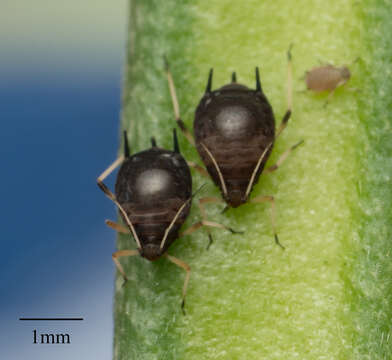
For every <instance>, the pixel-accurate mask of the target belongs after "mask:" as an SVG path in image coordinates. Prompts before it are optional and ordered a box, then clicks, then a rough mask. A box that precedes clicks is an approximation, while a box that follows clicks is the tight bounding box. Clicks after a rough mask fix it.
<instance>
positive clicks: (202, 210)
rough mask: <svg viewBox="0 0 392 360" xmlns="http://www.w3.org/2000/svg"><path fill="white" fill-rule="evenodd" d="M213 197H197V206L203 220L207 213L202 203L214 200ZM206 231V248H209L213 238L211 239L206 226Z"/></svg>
mask: <svg viewBox="0 0 392 360" xmlns="http://www.w3.org/2000/svg"><path fill="white" fill-rule="evenodd" d="M214 199H215V198H201V199H199V202H198V203H197V205H198V206H199V209H200V214H201V218H202V219H203V221H206V220H207V213H206V210H205V208H204V205H203V204H207V203H208V202H214ZM209 200H212V201H209ZM206 231H207V235H208V245H207V250H208V249H209V248H210V246H211V245H212V243H213V242H214V239H213V237H212V235H211V232H210V230H209V229H208V227H206Z"/></svg>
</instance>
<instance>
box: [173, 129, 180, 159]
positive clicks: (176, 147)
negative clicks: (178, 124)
mask: <svg viewBox="0 0 392 360" xmlns="http://www.w3.org/2000/svg"><path fill="white" fill-rule="evenodd" d="M173 148H174V152H175V153H178V154H180V145H179V144H178V137H177V131H176V129H173Z"/></svg>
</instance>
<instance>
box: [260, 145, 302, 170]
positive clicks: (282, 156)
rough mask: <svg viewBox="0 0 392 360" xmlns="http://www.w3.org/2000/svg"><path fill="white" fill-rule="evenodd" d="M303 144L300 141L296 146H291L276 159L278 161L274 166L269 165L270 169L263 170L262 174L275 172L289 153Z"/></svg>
mask: <svg viewBox="0 0 392 360" xmlns="http://www.w3.org/2000/svg"><path fill="white" fill-rule="evenodd" d="M303 143H304V141H303V140H301V141H299V142H297V143H296V144H294V145H293V146H291V147H290V148H289V149H288V150H286V151H285V152H284V153H283V154H282V155H281V156H280V158H279V159H278V161H277V162H276V163H275V164H274V165H271V166H270V167H268V168H267V169H265V170H264V173H271V172H273V171H275V170H277V169H278V168H279V167H280V166H281V165H282V163H283V162H284V161H285V160H286V158H287V157H288V156H289V155H290V153H291V152H292V151H293V150H294V149H296V148H297V147H298V146H300V145H301V144H303Z"/></svg>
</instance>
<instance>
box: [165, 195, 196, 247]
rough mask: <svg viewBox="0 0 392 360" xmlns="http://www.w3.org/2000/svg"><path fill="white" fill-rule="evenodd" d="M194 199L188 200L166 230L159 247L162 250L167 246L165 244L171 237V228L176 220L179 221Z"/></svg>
mask: <svg viewBox="0 0 392 360" xmlns="http://www.w3.org/2000/svg"><path fill="white" fill-rule="evenodd" d="M191 199H192V197H190V198H189V199H187V200H186V201H185V202H184V203H183V204H182V205H181V207H180V208H179V209H178V211H177V213H176V216H174V218H173V220H172V221H171V223H170V225H169V226H168V227H167V228H166V230H165V234H164V235H163V238H162V241H161V245H160V246H159V247H160V249H163V247H164V246H165V242H166V239H167V237H168V235H169V232H170V230H171V228H172V227H173V225H174V223H175V222H176V220H177V219H178V217H179V216H180V214H181V212H182V210H184V208H185V206H186V205H187V204H188V203H189V202H190V201H191Z"/></svg>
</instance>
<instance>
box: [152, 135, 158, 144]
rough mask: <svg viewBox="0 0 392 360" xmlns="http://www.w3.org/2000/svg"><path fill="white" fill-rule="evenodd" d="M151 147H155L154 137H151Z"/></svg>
mask: <svg viewBox="0 0 392 360" xmlns="http://www.w3.org/2000/svg"><path fill="white" fill-rule="evenodd" d="M151 146H152V147H157V141H156V140H155V137H154V136H152V137H151Z"/></svg>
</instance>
